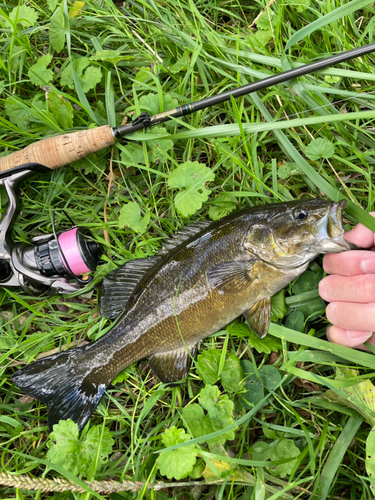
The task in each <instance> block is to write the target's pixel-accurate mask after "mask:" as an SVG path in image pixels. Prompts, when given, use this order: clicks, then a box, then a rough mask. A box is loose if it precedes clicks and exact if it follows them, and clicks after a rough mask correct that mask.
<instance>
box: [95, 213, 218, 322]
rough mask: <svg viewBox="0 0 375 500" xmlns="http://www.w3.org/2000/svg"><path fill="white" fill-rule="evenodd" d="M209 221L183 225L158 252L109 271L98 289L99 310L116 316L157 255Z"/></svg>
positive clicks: (154, 262) (188, 236)
mask: <svg viewBox="0 0 375 500" xmlns="http://www.w3.org/2000/svg"><path fill="white" fill-rule="evenodd" d="M210 224H211V222H206V221H201V222H196V223H194V224H191V225H190V226H186V227H183V228H182V229H181V230H180V231H178V232H177V233H176V234H175V235H173V236H172V237H171V238H169V239H168V240H167V241H166V242H165V243H164V245H163V247H162V249H161V250H160V252H159V253H158V254H157V255H156V256H154V257H148V258H147V259H134V260H131V261H129V262H127V263H126V264H125V265H123V266H121V267H119V268H117V269H115V270H114V271H111V272H110V273H109V274H108V275H107V276H106V277H105V278H104V279H103V281H102V283H101V285H100V289H99V311H100V314H101V315H102V316H104V317H105V318H109V319H115V318H117V317H118V316H119V315H120V314H121V313H122V312H123V310H124V308H125V306H126V304H127V302H128V300H129V298H130V296H131V294H132V293H133V290H134V288H135V287H136V285H137V284H138V282H139V281H140V280H141V279H142V278H143V276H144V275H145V273H146V272H147V271H148V270H149V269H150V268H151V267H153V266H154V265H155V264H156V262H158V260H159V257H161V256H164V255H166V254H167V253H168V252H170V251H171V250H173V249H174V248H176V247H177V246H178V245H180V244H181V243H183V242H184V241H186V240H187V239H189V238H190V237H191V236H193V235H194V234H197V233H199V232H200V231H202V230H203V229H204V228H206V227H207V226H209V225H210Z"/></svg>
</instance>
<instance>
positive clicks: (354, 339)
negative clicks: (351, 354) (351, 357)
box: [326, 325, 375, 348]
mask: <svg viewBox="0 0 375 500" xmlns="http://www.w3.org/2000/svg"><path fill="white" fill-rule="evenodd" d="M326 335H327V338H328V340H329V341H330V342H333V343H334V344H339V345H343V346H344V347H353V348H354V347H360V348H365V346H364V345H363V343H364V342H366V341H369V342H371V343H372V344H373V343H374V337H375V335H374V334H373V332H364V331H361V330H352V331H350V330H349V331H348V330H343V329H342V328H339V327H338V326H333V325H332V326H330V327H329V328H328V329H327V334H326Z"/></svg>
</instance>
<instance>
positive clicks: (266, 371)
mask: <svg viewBox="0 0 375 500" xmlns="http://www.w3.org/2000/svg"><path fill="white" fill-rule="evenodd" d="M259 376H260V378H261V379H262V382H263V385H264V387H265V388H266V389H267V391H273V390H274V389H275V388H276V387H277V386H278V385H279V383H280V381H281V375H280V372H279V370H278V369H277V368H276V367H275V366H272V365H264V366H262V368H261V369H260V370H259Z"/></svg>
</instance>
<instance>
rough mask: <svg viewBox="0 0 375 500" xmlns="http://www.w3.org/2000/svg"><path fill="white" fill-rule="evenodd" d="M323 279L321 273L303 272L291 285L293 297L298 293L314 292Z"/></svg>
mask: <svg viewBox="0 0 375 500" xmlns="http://www.w3.org/2000/svg"><path fill="white" fill-rule="evenodd" d="M322 277H323V271H321V272H317V273H316V272H312V271H305V272H304V273H302V274H301V276H300V277H299V278H298V280H297V281H296V282H295V283H293V285H292V290H293V293H294V294H295V295H297V294H299V293H305V292H309V291H310V290H316V289H317V288H318V287H319V282H320V280H321V279H322Z"/></svg>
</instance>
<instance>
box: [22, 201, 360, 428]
mask: <svg viewBox="0 0 375 500" xmlns="http://www.w3.org/2000/svg"><path fill="white" fill-rule="evenodd" d="M343 207H344V202H338V203H332V202H329V201H326V200H309V201H297V202H287V203H279V204H272V205H267V206H261V207H255V208H249V209H246V210H243V211H240V212H235V213H232V214H230V215H229V216H227V217H225V218H224V219H222V220H220V221H217V222H214V223H212V224H210V223H199V224H195V225H193V226H190V227H188V228H184V229H183V230H182V231H181V232H179V233H177V234H176V235H174V236H173V237H172V238H171V239H170V240H169V241H167V242H166V244H165V245H164V246H163V249H162V250H161V252H160V254H159V255H158V256H154V257H151V258H150V259H136V260H134V261H130V262H129V263H127V264H125V266H122V267H121V268H119V269H117V270H115V271H112V272H111V273H110V274H109V275H108V276H107V277H106V278H105V279H104V280H103V283H102V285H101V292H100V310H101V314H102V315H103V316H108V317H110V318H112V319H113V318H115V317H116V316H118V319H117V321H116V323H115V324H114V326H113V327H112V329H111V330H110V331H109V332H107V333H106V334H105V335H104V336H103V337H101V338H100V339H99V340H97V341H96V342H94V343H92V344H90V345H86V346H84V347H79V348H74V349H71V350H69V351H67V352H63V353H59V354H55V355H53V356H49V357H47V358H43V359H42V360H39V361H36V362H34V363H31V364H30V365H28V366H26V367H24V368H22V369H21V370H19V371H18V372H17V373H15V375H14V376H13V380H14V382H15V383H16V384H17V385H18V386H19V387H20V388H22V389H23V390H24V391H25V392H26V393H27V394H30V395H32V396H34V397H35V398H37V399H40V400H41V401H44V402H45V403H46V404H47V407H48V424H49V426H50V428H51V427H52V426H53V424H54V423H56V422H58V421H59V420H60V419H68V418H71V419H72V420H73V421H75V422H76V423H77V424H78V426H79V428H80V429H82V428H83V427H84V425H85V424H86V423H87V421H88V419H89V418H90V415H91V414H92V412H93V411H94V409H95V408H96V406H97V405H98V403H99V401H100V399H101V398H102V396H103V394H104V392H105V389H106V388H107V387H108V386H109V385H110V383H111V381H112V380H113V379H114V378H115V377H116V375H117V374H118V373H119V372H120V371H122V370H124V369H125V368H127V367H128V366H129V365H132V364H133V363H135V362H137V361H138V360H140V359H143V358H149V365H150V367H151V369H152V370H153V371H154V373H155V374H156V375H157V376H158V377H159V378H160V380H161V381H162V382H167V383H170V382H176V381H179V380H181V379H183V378H184V377H185V376H186V375H187V373H188V370H189V368H190V365H191V362H192V357H193V355H194V352H195V350H196V347H197V345H198V343H199V342H200V341H201V340H202V339H204V338H205V337H207V336H208V335H211V334H212V333H215V332H216V331H218V330H220V329H222V328H223V327H225V325H227V324H228V323H229V322H231V321H233V320H234V319H235V318H237V317H238V316H240V315H241V314H244V316H245V318H246V321H247V322H248V323H249V326H250V328H251V329H252V330H253V331H254V332H255V333H257V334H258V335H259V336H260V337H263V336H264V335H266V333H267V330H268V325H269V321H270V315H271V297H272V295H274V294H275V293H277V292H278V291H279V290H280V289H281V288H283V287H285V286H286V285H287V284H288V283H290V282H291V281H292V280H294V279H295V278H296V277H297V276H299V275H300V274H301V273H302V272H303V271H304V270H305V269H306V268H307V266H308V265H309V262H310V261H311V260H312V259H314V258H315V257H316V256H317V255H318V254H320V253H325V252H338V251H344V250H349V249H350V248H353V245H351V244H349V243H348V242H346V241H345V240H344V238H343V236H342V235H343V232H344V230H343V227H342V222H341V212H342V209H343Z"/></svg>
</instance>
